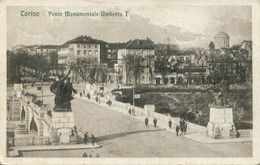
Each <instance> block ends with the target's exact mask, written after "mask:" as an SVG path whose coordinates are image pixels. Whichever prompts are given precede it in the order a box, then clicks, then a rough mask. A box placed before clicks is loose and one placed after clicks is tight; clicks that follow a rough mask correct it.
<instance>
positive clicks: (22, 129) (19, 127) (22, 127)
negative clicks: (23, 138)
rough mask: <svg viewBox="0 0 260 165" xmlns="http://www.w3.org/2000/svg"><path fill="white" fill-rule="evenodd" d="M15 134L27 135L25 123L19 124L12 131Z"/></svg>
mask: <svg viewBox="0 0 260 165" xmlns="http://www.w3.org/2000/svg"><path fill="white" fill-rule="evenodd" d="M14 132H15V134H24V135H25V134H28V129H27V125H26V124H25V123H20V124H18V125H17V127H16V128H15V130H14Z"/></svg>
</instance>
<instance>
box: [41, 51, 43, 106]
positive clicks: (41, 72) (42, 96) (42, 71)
mask: <svg viewBox="0 0 260 165" xmlns="http://www.w3.org/2000/svg"><path fill="white" fill-rule="evenodd" d="M42 56H43V54H42V55H41V61H42V60H43V57H42ZM42 69H43V68H42ZM41 73H42V75H41V82H42V87H41V92H42V105H43V70H42V71H41Z"/></svg>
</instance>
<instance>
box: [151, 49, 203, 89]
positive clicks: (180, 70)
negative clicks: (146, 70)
mask: <svg viewBox="0 0 260 165" xmlns="http://www.w3.org/2000/svg"><path fill="white" fill-rule="evenodd" d="M157 58H160V57H159V56H158V57H157ZM164 60H166V61H167V62H166V66H165V67H163V68H162V67H161V66H159V65H160V62H159V63H158V64H157V65H156V68H155V71H156V76H155V84H157V85H159V84H163V85H176V84H187V85H188V84H199V83H204V82H205V77H206V75H207V72H206V60H205V56H204V55H203V54H202V53H201V51H200V50H196V51H195V50H194V51H190V50H188V51H178V52H170V55H168V57H167V58H166V59H164ZM159 61H160V60H159ZM161 69H163V70H161Z"/></svg>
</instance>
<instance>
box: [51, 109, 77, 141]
mask: <svg viewBox="0 0 260 165" xmlns="http://www.w3.org/2000/svg"><path fill="white" fill-rule="evenodd" d="M52 122H53V127H54V129H55V130H57V134H58V136H59V142H60V143H62V144H68V143H69V142H70V135H71V134H72V130H73V127H74V113H73V112H69V111H64V112H62V111H59V112H55V111H54V112H52Z"/></svg>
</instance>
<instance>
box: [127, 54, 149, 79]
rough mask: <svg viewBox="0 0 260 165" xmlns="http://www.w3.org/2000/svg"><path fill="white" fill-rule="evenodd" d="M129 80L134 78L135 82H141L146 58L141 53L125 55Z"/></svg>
mask: <svg viewBox="0 0 260 165" xmlns="http://www.w3.org/2000/svg"><path fill="white" fill-rule="evenodd" d="M123 60H124V62H125V67H126V68H125V69H126V78H127V82H131V80H132V78H134V84H135V83H136V82H140V75H141V73H142V72H143V71H144V70H143V69H144V66H143V63H144V61H145V59H144V58H143V57H142V56H140V55H126V56H124V59H123Z"/></svg>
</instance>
